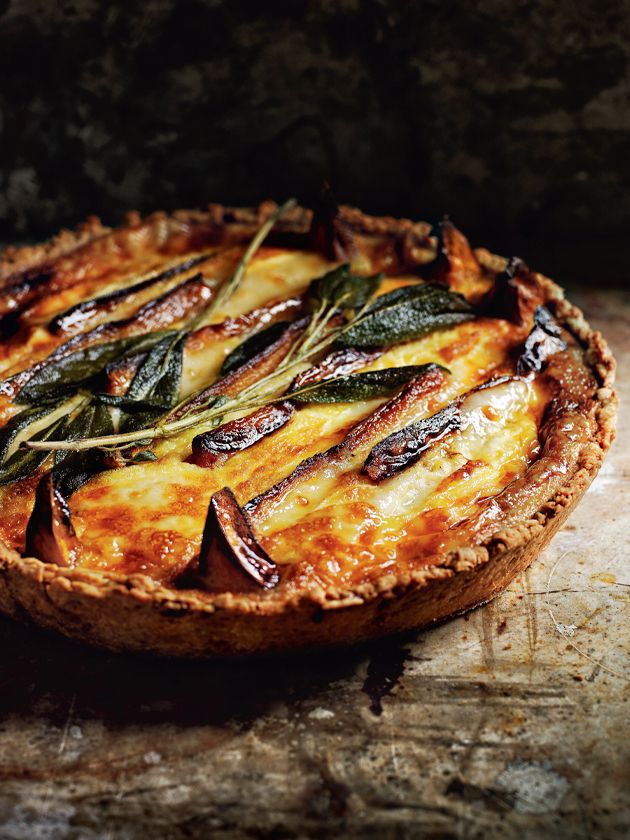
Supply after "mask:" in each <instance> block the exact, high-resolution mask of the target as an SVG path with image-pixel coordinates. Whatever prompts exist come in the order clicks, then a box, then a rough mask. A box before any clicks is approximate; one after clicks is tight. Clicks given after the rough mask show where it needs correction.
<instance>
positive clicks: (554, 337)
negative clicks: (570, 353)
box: [517, 306, 567, 373]
mask: <svg viewBox="0 0 630 840" xmlns="http://www.w3.org/2000/svg"><path fill="white" fill-rule="evenodd" d="M566 349H567V343H566V341H565V340H564V339H563V338H562V331H561V330H560V327H559V326H558V324H557V322H556V321H555V320H554V318H553V316H552V315H551V313H550V312H549V310H548V309H545V307H544V306H539V307H538V308H537V309H536V312H535V313H534V328H533V330H532V331H531V332H530V334H529V335H528V336H527V340H526V341H525V347H524V348H523V352H522V353H521V355H520V356H519V360H518V366H517V370H518V372H519V373H527V372H533V373H538V372H539V371H541V370H542V369H543V367H544V366H545V363H546V362H547V361H548V360H549V358H550V357H551V356H553V355H554V354H555V353H561V352H562V351H563V350H566Z"/></svg>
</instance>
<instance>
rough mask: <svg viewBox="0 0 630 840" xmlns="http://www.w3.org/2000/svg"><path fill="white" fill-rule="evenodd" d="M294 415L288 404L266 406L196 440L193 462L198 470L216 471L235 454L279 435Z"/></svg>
mask: <svg viewBox="0 0 630 840" xmlns="http://www.w3.org/2000/svg"><path fill="white" fill-rule="evenodd" d="M294 414H295V407H294V406H293V403H291V402H289V401H285V402H281V403H272V404H271V405H265V406H263V407H262V408H259V409H258V410H257V411H254V413H253V414H250V415H248V416H247V417H241V418H239V419H238V420H230V421H229V422H228V423H223V425H221V426H219V428H218V429H214V430H212V431H209V432H203V433H202V434H200V435H197V436H196V437H194V438H193V442H192V455H191V456H190V461H191V463H193V464H196V465H197V466H198V467H214V466H216V465H217V464H219V463H222V462H224V461H226V460H227V458H228V457H229V456H230V455H233V454H234V453H235V452H242V451H243V449H249V448H250V447H251V446H253V445H254V444H255V443H258V441H259V440H261V439H262V438H264V437H267V436H268V435H271V434H273V432H277V431H278V429H281V428H282V427H283V426H285V425H286V424H287V423H288V422H289V420H290V419H291V418H292V417H293V415H294Z"/></svg>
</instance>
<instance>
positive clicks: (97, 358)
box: [17, 330, 177, 403]
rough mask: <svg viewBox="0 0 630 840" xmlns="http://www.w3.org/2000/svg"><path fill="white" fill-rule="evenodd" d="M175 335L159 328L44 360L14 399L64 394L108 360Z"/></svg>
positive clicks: (93, 375)
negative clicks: (52, 359) (51, 359)
mask: <svg viewBox="0 0 630 840" xmlns="http://www.w3.org/2000/svg"><path fill="white" fill-rule="evenodd" d="M176 334H177V333H176V332H175V331H174V330H159V331H157V332H152V333H146V334H145V335H136V336H130V337H128V338H121V339H118V340H117V341H108V342H105V343H104V344H93V345H91V346H90V347H86V348H84V349H82V350H77V351H75V352H74V353H70V354H69V355H68V356H63V357H62V358H61V359H56V360H54V361H51V362H50V363H49V364H45V363H44V366H43V367H42V368H41V369H39V370H37V371H36V373H34V374H33V376H32V377H31V378H30V379H29V380H28V382H27V383H26V384H25V385H24V387H23V388H22V389H21V390H20V392H19V394H18V396H17V399H18V401H19V402H21V403H32V402H39V401H40V400H41V399H42V398H52V397H53V396H57V395H62V394H67V393H69V392H71V391H73V390H76V389H77V388H79V387H80V386H82V385H85V384H87V383H88V382H90V380H93V379H95V378H96V377H97V376H98V375H99V374H100V373H102V372H103V371H104V369H105V367H106V366H107V365H108V364H110V363H111V362H113V361H117V360H120V359H124V358H126V357H127V356H131V355H136V354H138V353H146V352H148V351H149V350H151V349H152V348H153V347H154V346H155V345H156V344H158V343H159V342H160V341H162V340H163V339H165V338H166V337H168V336H175V335H176Z"/></svg>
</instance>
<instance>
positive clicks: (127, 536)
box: [0, 207, 596, 597]
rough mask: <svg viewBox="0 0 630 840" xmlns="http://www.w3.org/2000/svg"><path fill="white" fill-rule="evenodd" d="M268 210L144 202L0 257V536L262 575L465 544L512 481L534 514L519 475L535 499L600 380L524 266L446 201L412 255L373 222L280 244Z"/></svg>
mask: <svg viewBox="0 0 630 840" xmlns="http://www.w3.org/2000/svg"><path fill="white" fill-rule="evenodd" d="M283 209H284V210H285V211H286V210H290V208H287V207H285V208H280V210H279V211H277V212H276V213H275V214H274V215H270V216H269V217H268V218H267V219H266V220H264V221H263V222H262V224H261V225H260V226H259V227H258V229H256V228H254V229H253V230H252V229H249V228H248V229H243V230H238V229H237V230H236V233H235V234H234V235H233V237H232V238H231V239H230V238H226V237H225V236H223V235H218V234H217V231H216V229H215V228H213V226H212V225H211V224H210V223H208V224H207V225H206V226H205V227H204V225H202V224H197V225H195V224H192V223H191V222H190V221H187V222H186V223H184V222H182V223H181V224H180V225H179V226H178V225H175V226H174V227H171V228H170V229H166V228H165V227H164V225H162V227H161V228H160V226H159V225H157V224H154V225H151V224H147V223H145V224H144V225H140V226H139V227H138V229H137V230H136V231H134V232H133V233H134V235H133V236H132V235H128V236H127V237H126V238H125V239H119V240H117V239H116V238H113V239H112V238H111V237H109V238H108V239H107V243H105V242H103V241H102V240H96V241H95V242H92V243H90V244H88V245H87V246H84V247H83V248H80V249H78V250H77V251H76V252H73V253H72V254H70V255H68V256H66V257H63V258H60V259H58V260H57V261H55V262H53V263H52V264H51V265H48V266H46V267H45V271H44V270H43V269H42V271H41V272H40V273H39V274H36V276H34V277H32V278H30V279H28V278H24V277H17V278H5V281H4V293H3V296H2V307H3V310H2V313H0V314H2V321H1V322H0V323H1V324H2V326H3V331H4V335H5V340H4V342H3V345H2V348H1V355H0V366H1V373H0V375H1V376H2V383H1V384H0V423H2V427H1V428H0V454H1V457H2V463H1V465H0V480H1V481H2V487H0V501H1V505H2V508H1V511H0V538H1V539H2V540H3V541H4V542H5V543H7V544H8V545H9V546H10V547H12V548H15V549H17V550H18V551H21V552H26V553H29V552H30V553H31V554H34V555H35V556H40V554H42V552H43V553H45V555H46V556H41V557H40V559H43V560H46V561H47V562H57V563H59V564H65V565H71V566H76V567H83V568H89V569H97V570H108V571H117V572H122V573H125V574H132V573H142V574H146V575H149V576H150V577H151V578H153V579H154V580H156V581H159V582H162V583H166V584H169V585H175V586H182V587H195V588H199V589H202V590H204V589H205V590H206V591H208V592H210V593H212V592H217V591H218V592H220V591H242V592H248V593H253V596H254V597H273V591H274V590H278V591H280V590H281V589H283V588H284V590H285V591H286V589H287V588H292V589H308V588H309V587H311V586H318V587H319V586H322V587H330V586H334V587H336V588H350V587H352V586H355V585H357V584H360V583H364V582H369V581H371V580H376V579H377V578H378V577H379V576H380V575H382V574H383V573H386V572H387V570H390V569H396V570H400V569H403V568H408V569H413V568H417V567H419V566H422V565H427V564H431V562H432V557H435V554H436V553H440V552H442V553H443V552H445V551H448V550H450V549H451V548H452V547H454V546H457V545H462V544H475V543H477V542H480V541H481V540H482V539H484V538H486V537H487V535H488V533H492V531H493V529H494V530H496V529H497V527H498V526H497V523H499V524H509V522H510V517H511V516H513V515H515V501H514V500H515V499H516V497H517V495H518V498H519V499H520V500H521V501H520V502H519V507H518V511H519V515H520V516H523V515H527V510H528V508H527V505H526V504H525V506H523V502H522V498H523V493H522V492H521V491H522V485H523V483H524V482H525V481H526V477H527V481H528V482H530V484H531V488H530V489H529V490H528V492H529V494H530V496H531V506H530V507H531V512H530V514H529V515H532V514H533V512H534V511H535V510H536V503H537V501H538V500H539V496H540V494H541V493H543V491H545V492H547V493H548V492H549V488H550V487H551V486H552V484H553V482H554V481H559V480H561V477H562V476H561V474H562V470H563V469H565V470H566V468H567V464H570V458H571V457H572V454H571V453H572V452H573V450H572V449H571V446H572V445H575V446H577V445H578V444H579V442H580V441H581V440H584V439H585V438H586V436H587V434H588V429H587V421H586V420H585V419H584V418H582V417H581V413H580V405H581V403H582V402H584V401H585V400H586V399H587V398H590V396H592V394H593V393H594V391H595V390H596V383H595V380H594V377H593V375H592V374H591V373H590V372H589V371H588V369H587V368H586V367H585V365H584V363H583V361H582V358H581V351H580V348H579V347H578V346H577V344H576V342H575V341H574V340H573V338H572V337H571V336H570V334H569V333H568V332H567V331H566V330H564V329H562V328H561V327H560V326H559V325H558V324H557V323H556V321H555V319H554V317H553V312H551V311H550V310H549V309H548V308H547V307H546V305H545V304H546V301H545V300H544V299H543V297H542V294H541V292H540V289H539V288H538V286H537V284H536V283H535V282H533V281H532V275H531V274H530V273H529V271H528V269H527V268H526V267H525V266H524V265H523V264H522V263H516V262H512V263H509V264H508V265H507V267H505V266H504V267H503V268H501V267H499V266H495V265H491V264H489V263H488V261H486V263H484V261H483V259H480V258H479V256H478V255H477V254H476V253H475V252H473V251H472V250H471V249H470V248H469V246H468V243H467V242H466V240H465V239H464V237H463V236H462V235H461V234H460V233H459V232H458V231H456V230H455V229H454V228H453V227H452V226H451V225H449V224H447V223H445V224H444V225H442V226H441V229H440V230H438V231H431V230H429V229H428V228H427V229H426V230H425V231H424V240H423V241H422V242H421V243H420V245H422V247H420V245H418V243H416V245H417V247H416V249H415V251H414V252H413V254H415V256H413V255H412V256H411V257H410V256H409V254H407V256H404V255H403V256H402V257H401V255H400V247H399V244H396V243H392V241H391V238H388V236H387V235H386V233H382V234H381V233H379V232H378V231H376V232H372V233H371V234H370V235H367V234H363V235H361V234H360V233H356V234H355V235H354V237H351V238H350V239H349V234H348V233H347V232H346V236H345V238H344V239H343V242H342V241H341V240H340V239H334V240H332V242H331V241H327V244H326V242H324V244H325V247H322V242H323V241H324V240H325V236H324V239H322V230H321V229H319V230H316V231H311V234H312V235H311V237H310V238H309V237H308V236H306V235H305V234H304V235H303V234H300V235H297V234H296V237H295V241H290V242H288V243H286V244H285V243H284V242H283V241H282V240H281V239H278V240H277V241H276V243H275V244H274V243H273V235H274V232H275V233H278V231H277V230H276V227H274V226H279V225H281V223H282V212H281V211H282V210H283ZM324 233H325V231H324ZM265 237H270V238H269V239H268V241H265ZM285 238H286V237H285ZM350 240H351V242H352V244H353V247H352V248H349V244H348V243H349V241H350ZM309 242H310V243H314V244H313V245H309ZM316 244H317V248H318V250H315V247H316ZM342 246H343V247H342ZM331 247H332V250H331ZM344 248H345V251H343V249H344ZM348 250H350V251H351V253H348ZM342 251H343V252H342ZM418 253H420V254H421V257H418ZM560 417H561V418H562V422H563V423H564V426H563V434H564V438H562V441H564V442H563V443H562V446H564V447H565V448H564V449H562V452H561V453H560V455H558V453H556V452H555V451H554V452H551V451H550V447H551V444H548V440H550V437H549V434H550V429H552V428H553V429H554V430H555V431H557V429H556V428H555V427H554V423H556V421H557V418H560ZM557 439H558V435H555V436H554V441H555V443H554V446H556V448H557V446H559V445H560V444H557ZM567 458H568V459H569V460H568V461H567ZM534 465H536V466H537V467H538V472H537V473H536V472H535V473H534V474H533V478H532V468H533V466H534ZM563 465H564V466H563ZM226 488H227V490H226ZM226 560H227V563H226ZM230 564H231V565H230Z"/></svg>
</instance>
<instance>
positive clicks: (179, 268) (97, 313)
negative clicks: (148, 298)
mask: <svg viewBox="0 0 630 840" xmlns="http://www.w3.org/2000/svg"><path fill="white" fill-rule="evenodd" d="M211 255H212V254H211V253H208V254H201V255H200V256H196V257H191V258H189V259H187V260H184V261H183V262H180V263H177V264H176V265H174V266H171V267H170V268H167V269H165V270H164V271H159V272H157V273H153V274H151V275H150V276H149V277H145V278H144V279H143V280H140V281H139V282H137V283H134V284H132V285H131V286H123V287H122V288H118V289H114V290H113V291H111V292H107V293H106V294H103V295H98V296H97V297H94V298H88V300H82V301H80V302H79V303H76V304H74V306H71V307H69V308H68V309H66V310H65V311H64V312H61V313H59V315H55V317H54V318H53V319H52V320H51V321H50V324H49V325H48V326H49V329H50V331H51V332H52V333H54V334H55V335H73V334H74V333H76V332H84V331H85V330H86V329H90V328H91V327H93V326H94V325H95V324H96V323H97V322H99V321H101V320H106V319H107V316H108V315H111V314H112V313H114V312H115V311H116V309H118V308H119V307H120V306H121V305H123V304H129V303H133V301H134V300H135V299H136V298H137V297H138V296H139V294H140V292H144V291H146V290H147V289H154V288H155V287H156V286H159V285H161V284H163V283H164V282H165V281H167V280H170V279H172V278H173V277H177V275H179V274H183V273H184V272H186V271H190V269H192V268H196V267H197V266H199V265H201V264H202V263H204V262H206V261H207V260H208V258H209V257H210V256H211Z"/></svg>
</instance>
